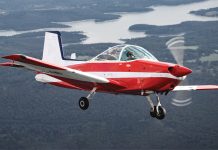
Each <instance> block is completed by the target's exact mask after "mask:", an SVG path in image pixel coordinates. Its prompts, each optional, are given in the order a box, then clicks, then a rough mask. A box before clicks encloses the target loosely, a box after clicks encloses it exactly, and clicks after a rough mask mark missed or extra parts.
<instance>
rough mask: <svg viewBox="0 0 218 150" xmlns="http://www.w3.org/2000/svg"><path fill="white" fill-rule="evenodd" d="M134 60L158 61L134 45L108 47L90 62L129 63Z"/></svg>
mask: <svg viewBox="0 0 218 150" xmlns="http://www.w3.org/2000/svg"><path fill="white" fill-rule="evenodd" d="M135 59H146V60H153V61H158V60H157V59H156V58H155V57H154V56H153V55H152V54H151V53H149V52H148V51H147V50H146V49H144V48H142V47H140V46H136V45H117V46H113V47H110V48H108V49H107V50H106V51H104V52H103V53H101V54H99V55H97V56H96V57H94V58H93V59H91V61H130V60H135Z"/></svg>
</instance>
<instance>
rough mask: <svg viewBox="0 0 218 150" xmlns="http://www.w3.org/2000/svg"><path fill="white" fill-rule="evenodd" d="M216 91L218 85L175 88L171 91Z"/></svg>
mask: <svg viewBox="0 0 218 150" xmlns="http://www.w3.org/2000/svg"><path fill="white" fill-rule="evenodd" d="M192 90H218V85H187V86H177V87H175V88H174V89H173V91H192Z"/></svg>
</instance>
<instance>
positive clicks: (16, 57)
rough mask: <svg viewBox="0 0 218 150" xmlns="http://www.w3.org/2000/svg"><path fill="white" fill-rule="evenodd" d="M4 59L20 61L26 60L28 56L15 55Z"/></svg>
mask: <svg viewBox="0 0 218 150" xmlns="http://www.w3.org/2000/svg"><path fill="white" fill-rule="evenodd" d="M2 58H4V59H10V60H18V59H26V56H25V55H22V54H13V55H7V56H3V57H2Z"/></svg>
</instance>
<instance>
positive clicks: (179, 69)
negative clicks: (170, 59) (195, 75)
mask: <svg viewBox="0 0 218 150" xmlns="http://www.w3.org/2000/svg"><path fill="white" fill-rule="evenodd" d="M168 71H169V72H170V73H171V74H172V75H174V76H176V77H183V76H185V75H188V74H190V73H192V70H191V69H189V68H187V67H184V66H180V65H175V66H170V67H168Z"/></svg>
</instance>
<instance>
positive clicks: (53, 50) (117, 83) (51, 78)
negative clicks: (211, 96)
mask: <svg viewBox="0 0 218 150" xmlns="http://www.w3.org/2000/svg"><path fill="white" fill-rule="evenodd" d="M2 58H5V59H9V60H12V61H10V62H6V63H1V64H0V66H9V67H18V68H26V69H28V70H32V71H35V72H36V76H35V79H36V81H39V82H42V83H48V84H51V85H55V86H59V87H64V88H70V89H77V90H86V91H90V93H89V94H88V96H86V97H81V98H80V99H79V107H80V108H81V109H82V110H86V109H87V108H88V107H89V100H90V99H91V98H92V97H93V96H94V94H95V93H96V92H105V93H111V94H130V95H141V96H145V97H146V98H147V100H148V102H149V104H150V106H151V110H150V115H151V117H154V118H157V119H159V120H161V119H164V117H165V115H166V110H165V108H164V107H162V106H161V102H160V98H159V95H158V94H165V95H167V94H168V93H169V92H171V91H190V90H218V86H217V85H190V86H179V83H180V82H181V81H182V80H184V79H185V78H186V76H187V75H188V74H190V73H191V72H192V70H191V69H189V68H187V67H184V66H182V65H179V64H172V63H166V62H161V61H158V60H157V59H156V58H155V57H154V56H153V55H152V54H151V53H150V52H148V51H147V50H146V49H144V48H142V47H140V46H136V45H126V44H123V45H117V46H113V47H110V48H108V49H107V50H106V51H104V52H102V53H100V54H99V55H97V56H96V57H94V58H92V59H91V60H89V61H79V60H76V59H75V55H74V54H73V55H72V59H66V58H64V56H63V50H62V44H61V34H60V32H58V31H52V32H46V33H45V40H44V48H43V56H42V60H40V59H37V58H33V57H29V56H26V55H22V54H13V55H9V56H4V57H2ZM151 94H155V95H156V99H157V104H156V105H154V103H153V101H152V99H151V97H150V95H151Z"/></svg>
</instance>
